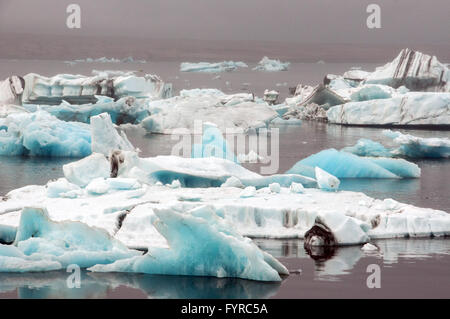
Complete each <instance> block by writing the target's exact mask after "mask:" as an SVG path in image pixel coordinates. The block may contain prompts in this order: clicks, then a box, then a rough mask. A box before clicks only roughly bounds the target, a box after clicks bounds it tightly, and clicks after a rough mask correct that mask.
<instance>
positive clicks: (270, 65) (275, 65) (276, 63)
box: [253, 56, 290, 72]
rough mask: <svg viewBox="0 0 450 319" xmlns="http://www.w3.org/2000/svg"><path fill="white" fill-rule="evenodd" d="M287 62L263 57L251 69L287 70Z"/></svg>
mask: <svg viewBox="0 0 450 319" xmlns="http://www.w3.org/2000/svg"><path fill="white" fill-rule="evenodd" d="M289 64H290V63H289V62H281V61H280V60H276V59H273V60H272V59H269V58H268V57H266V56H265V57H263V58H262V59H261V61H259V62H258V65H257V66H256V67H254V68H253V70H255V71H256V70H257V71H269V72H275V71H287V70H288V68H289Z"/></svg>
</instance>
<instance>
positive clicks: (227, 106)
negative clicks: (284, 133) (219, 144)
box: [142, 89, 278, 134]
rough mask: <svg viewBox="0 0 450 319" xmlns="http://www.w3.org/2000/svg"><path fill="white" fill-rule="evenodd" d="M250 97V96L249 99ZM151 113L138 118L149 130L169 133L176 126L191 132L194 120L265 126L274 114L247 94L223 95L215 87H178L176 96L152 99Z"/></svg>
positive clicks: (230, 125)
mask: <svg viewBox="0 0 450 319" xmlns="http://www.w3.org/2000/svg"><path fill="white" fill-rule="evenodd" d="M250 99H251V100H250ZM148 110H149V111H150V113H151V115H150V116H148V117H147V118H146V119H144V120H143V121H142V126H143V127H144V128H145V129H146V130H147V131H149V132H153V133H163V134H170V133H172V132H176V130H177V129H180V128H183V129H188V130H189V131H190V132H191V133H195V132H194V124H195V121H196V120H198V121H202V122H210V123H214V124H216V125H217V127H218V128H219V129H220V130H221V131H222V132H226V130H227V129H228V130H230V129H235V128H239V129H243V130H244V131H246V130H248V129H250V128H262V127H267V126H268V125H269V123H270V121H271V120H273V119H274V118H276V117H278V114H277V113H276V112H275V111H274V110H273V109H272V108H271V107H269V106H268V105H267V104H266V103H264V102H263V101H257V102H255V101H254V100H253V96H252V95H251V94H232V95H226V94H224V93H223V92H221V91H219V90H216V89H202V90H200V89H195V90H182V91H181V92H180V96H176V97H173V98H170V99H165V100H159V101H152V102H149V104H148Z"/></svg>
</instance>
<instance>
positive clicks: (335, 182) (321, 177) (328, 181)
mask: <svg viewBox="0 0 450 319" xmlns="http://www.w3.org/2000/svg"><path fill="white" fill-rule="evenodd" d="M315 173H316V179H317V185H318V186H319V188H320V189H324V190H327V191H335V190H337V189H338V188H339V184H340V183H341V182H340V181H339V179H338V178H337V177H336V176H333V175H331V174H330V173H328V172H326V171H324V170H323V169H321V168H320V167H317V166H316V167H315Z"/></svg>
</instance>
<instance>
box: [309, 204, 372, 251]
mask: <svg viewBox="0 0 450 319" xmlns="http://www.w3.org/2000/svg"><path fill="white" fill-rule="evenodd" d="M368 241H369V236H367V234H366V232H365V231H364V229H363V228H362V227H361V222H359V221H358V220H356V219H355V218H352V217H349V216H346V215H344V214H343V213H340V212H336V211H328V212H321V213H320V214H319V215H318V216H317V217H316V219H315V223H314V225H313V227H311V229H310V230H308V231H307V232H306V233H305V246H337V245H354V244H360V243H366V242H368Z"/></svg>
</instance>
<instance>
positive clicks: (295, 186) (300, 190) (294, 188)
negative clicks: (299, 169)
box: [290, 182, 305, 194]
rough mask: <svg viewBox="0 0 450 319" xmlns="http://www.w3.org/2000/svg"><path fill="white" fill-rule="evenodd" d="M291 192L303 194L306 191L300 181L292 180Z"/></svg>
mask: <svg viewBox="0 0 450 319" xmlns="http://www.w3.org/2000/svg"><path fill="white" fill-rule="evenodd" d="M290 190H291V193H296V194H301V193H304V192H305V188H304V187H303V185H302V184H300V183H295V182H292V184H291V187H290Z"/></svg>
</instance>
